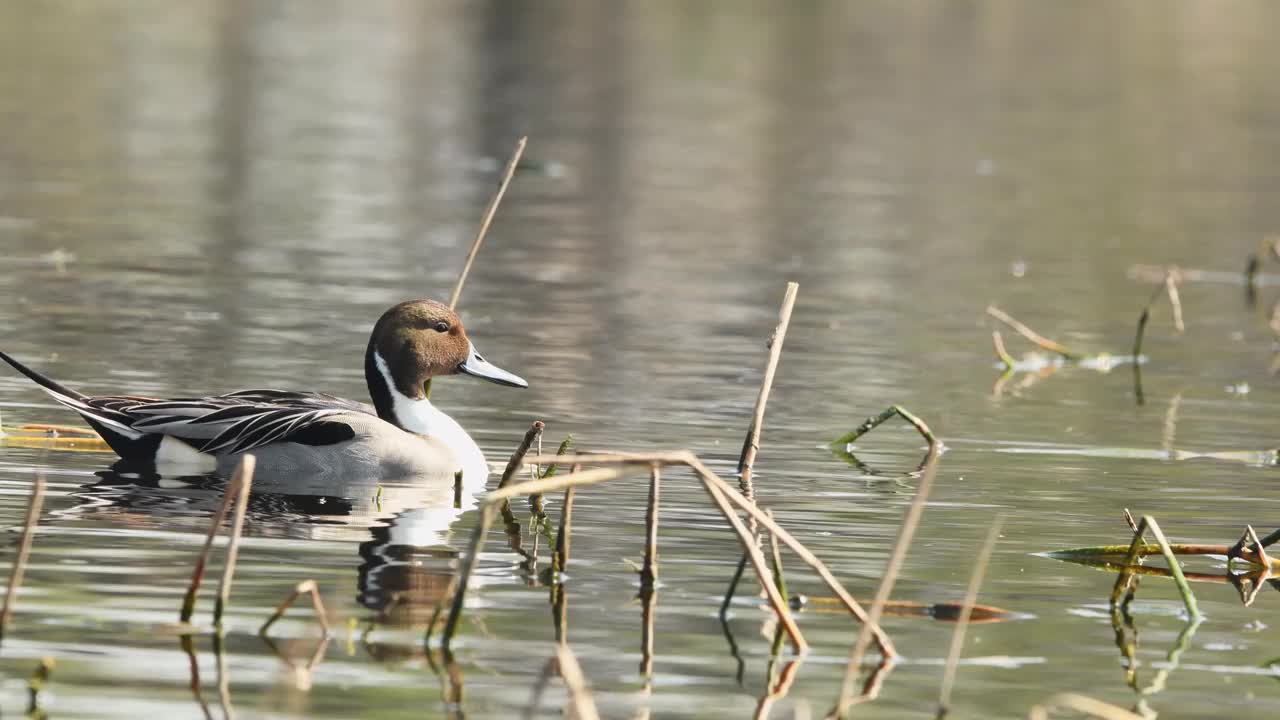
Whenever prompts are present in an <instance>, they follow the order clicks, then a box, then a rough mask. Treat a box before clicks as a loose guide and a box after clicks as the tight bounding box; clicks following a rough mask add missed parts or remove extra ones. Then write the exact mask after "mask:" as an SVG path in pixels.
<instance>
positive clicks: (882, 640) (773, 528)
mask: <svg viewBox="0 0 1280 720" xmlns="http://www.w3.org/2000/svg"><path fill="white" fill-rule="evenodd" d="M552 461H553V460H552V459H549V458H548V459H542V458H534V459H533V460H529V461H528V462H530V463H533V464H546V463H548V462H552ZM554 462H560V463H570V464H573V463H594V464H598V465H605V464H613V465H624V466H625V465H651V464H653V463H658V464H661V465H684V466H687V467H689V468H690V469H692V470H693V471H694V472H695V473H696V474H697V475H698V476H699V477H700V478H702V480H703V481H704V483H713V484H714V485H715V487H717V488H718V489H719V490H721V491H722V492H723V493H724V496H725V497H727V498H728V499H729V500H731V501H732V502H733V503H734V504H735V505H737V506H738V507H740V508H742V510H743V511H744V512H746V513H747V515H748V516H750V517H751V518H754V519H755V520H756V522H758V523H760V524H762V525H764V526H765V529H767V530H769V531H770V532H775V533H777V534H778V539H779V540H781V541H782V542H783V544H785V545H786V546H787V547H789V548H791V551H792V552H794V553H795V554H796V555H797V556H798V557H799V558H800V559H801V560H804V562H805V563H806V564H807V565H808V566H809V567H811V568H813V570H814V572H816V573H817V574H818V577H820V578H821V579H822V581H823V582H824V583H825V584H826V585H827V587H828V588H829V589H830V590H831V591H832V592H834V593H835V594H836V596H837V597H838V598H839V600H840V602H841V604H843V605H844V607H845V609H847V610H848V611H849V613H850V614H851V615H853V616H854V617H855V618H856V619H857V620H858V621H859V622H866V621H867V619H868V617H867V613H866V610H864V609H863V607H862V606H861V605H860V604H859V603H858V601H857V600H855V599H854V598H853V596H852V595H850V594H849V591H848V590H846V589H845V587H844V585H842V584H841V583H840V581H839V580H837V579H836V577H835V576H834V575H832V574H831V570H830V569H829V568H827V566H826V564H824V563H823V562H822V561H821V560H819V559H818V557H817V556H816V555H814V554H813V553H812V552H810V551H809V549H808V548H807V547H805V546H804V544H802V543H801V542H800V541H799V540H796V539H795V537H794V536H792V535H791V533H789V532H787V531H786V529H784V528H783V527H781V526H780V525H778V524H777V523H775V522H774V521H772V520H770V519H769V518H768V517H767V516H765V514H764V512H763V511H762V510H760V509H759V508H757V507H756V506H755V503H753V502H751V501H750V500H747V499H746V498H745V497H743V496H742V494H741V493H739V492H738V491H737V490H735V489H733V488H732V487H730V486H729V484H728V483H726V482H725V481H724V480H723V479H721V478H720V476H719V475H716V474H715V473H714V472H712V471H711V470H710V469H709V468H708V467H707V466H706V465H704V464H703V463H702V460H700V459H699V458H698V456H697V455H694V454H693V453H691V452H689V451H688V450H680V451H676V452H663V453H647V454H641V453H608V454H604V453H601V454H598V455H590V454H584V455H569V456H566V457H557V458H554ZM595 472H598V471H597V470H589V471H587V472H584V473H582V476H583V478H584V479H583V481H576V480H575V481H574V484H575V485H587V484H594V483H597V482H604V481H606V480H612V479H613V477H616V475H614V476H607V477H599V478H597V477H595V476H592V477H591V478H590V480H587V479H586V478H587V476H588V473H595ZM565 479H566V478H565V477H559V478H554V479H552V480H549V481H545V480H539V481H537V482H536V483H529V484H528V485H520V486H519V487H520V488H521V489H522V490H524V491H525V492H550V491H551V490H559V489H561V488H563V487H566V485H564V484H562V483H564V481H565ZM510 491H511V488H507V489H506V490H503V491H501V493H496V492H495V493H493V495H500V494H503V493H510ZM1263 542H1267V540H1266V539H1264V540H1263ZM768 585H769V586H770V587H771V586H772V583H768ZM770 604H771V605H772V602H771V603H770ZM773 609H774V612H776V613H778V614H779V615H782V614H783V613H782V612H780V611H779V608H778V607H776V606H775V607H774V608H773ZM784 610H785V604H784ZM787 617H790V613H787ZM873 632H874V633H875V637H876V642H877V643H878V644H879V645H880V647H881V649H882V651H884V653H885V654H887V655H896V654H897V653H896V651H895V650H894V648H893V643H892V642H891V641H890V640H889V636H888V635H887V634H885V632H884V630H882V629H881V628H880V627H879V626H877V627H875V628H874V630H873Z"/></svg>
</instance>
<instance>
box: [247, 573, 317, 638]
mask: <svg viewBox="0 0 1280 720" xmlns="http://www.w3.org/2000/svg"><path fill="white" fill-rule="evenodd" d="M303 593H309V594H310V595H311V607H312V608H313V609H314V610H315V613H316V622H318V623H320V631H321V633H322V634H323V635H324V637H326V638H327V637H329V619H328V618H327V617H326V616H325V611H324V603H323V602H322V601H321V600H320V588H319V587H317V586H316V581H315V580H303V581H302V582H300V583H298V585H297V586H296V587H294V588H293V592H291V593H289V596H288V597H286V598H285V599H284V602H281V603H280V605H279V606H277V607H276V611H275V612H274V613H272V614H271V617H269V618H267V621H266V622H264V623H262V627H260V628H258V634H259V635H262V636H264V637H265V636H266V634H267V631H268V630H270V629H271V626H272V625H274V624H275V623H276V621H277V620H279V619H280V618H282V617H284V613H285V611H286V610H288V609H289V607H290V606H292V605H293V603H294V601H295V600H297V599H298V596H299V595H301V594H303Z"/></svg>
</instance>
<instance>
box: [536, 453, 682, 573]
mask: <svg viewBox="0 0 1280 720" xmlns="http://www.w3.org/2000/svg"><path fill="white" fill-rule="evenodd" d="M552 467H554V466H552ZM661 495H662V470H661V469H660V468H659V467H658V466H657V465H654V466H653V467H651V468H649V503H648V505H647V506H646V507H645V511H644V565H643V566H642V567H641V568H640V586H641V587H645V586H651V585H653V583H654V582H655V581H656V580H657V579H658V504H659V501H660V500H661Z"/></svg>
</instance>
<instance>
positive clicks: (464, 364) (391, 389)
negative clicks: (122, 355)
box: [0, 300, 528, 484]
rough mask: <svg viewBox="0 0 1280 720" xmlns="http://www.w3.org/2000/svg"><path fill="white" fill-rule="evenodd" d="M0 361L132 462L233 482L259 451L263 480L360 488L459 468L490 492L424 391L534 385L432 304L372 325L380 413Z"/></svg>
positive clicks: (309, 399)
mask: <svg viewBox="0 0 1280 720" xmlns="http://www.w3.org/2000/svg"><path fill="white" fill-rule="evenodd" d="M0 358H2V359H4V361H5V362H7V363H9V364H10V365H12V366H13V367H14V368H15V369H16V370H17V371H18V372H20V373H22V374H23V375H26V376H27V377H28V378H30V379H32V380H34V381H35V382H36V383H37V384H38V385H39V386H40V387H41V388H43V389H44V390H45V392H47V393H49V394H50V395H52V396H53V398H54V399H55V400H57V401H58V402H59V403H62V404H63V405H66V406H67V407H69V408H71V409H72V410H75V411H76V412H78V413H80V416H81V417H83V418H84V419H85V421H86V422H88V423H89V424H90V425H91V426H93V428H94V429H95V430H97V431H98V433H99V434H101V435H102V437H103V439H105V440H106V441H107V444H109V445H110V446H111V448H112V449H113V450H115V452H116V454H118V455H119V456H120V457H121V458H122V459H124V460H125V461H127V462H130V463H143V464H155V463H157V462H160V463H166V462H172V461H178V462H184V461H185V462H190V461H191V460H194V459H203V460H205V461H206V462H209V464H211V465H213V464H215V463H216V465H215V467H216V469H217V470H218V471H219V472H227V471H229V470H230V469H231V468H233V467H234V466H235V465H236V463H238V462H239V457H240V455H242V454H244V453H248V452H252V453H253V454H254V455H255V456H256V457H257V460H258V472H260V473H270V474H273V475H290V474H303V473H306V474H312V475H314V474H320V475H323V476H326V477H338V478H350V479H353V480H354V479H368V478H397V477H408V476H415V477H416V476H437V475H447V476H449V477H452V476H453V475H454V474H455V473H456V472H458V471H459V470H461V471H462V472H463V473H464V478H463V479H464V482H466V481H470V482H469V483H468V484H472V483H474V482H475V481H476V480H479V481H481V482H482V481H483V478H484V475H485V474H486V473H487V465H486V464H485V461H484V455H483V453H481V452H480V448H479V447H478V446H477V445H476V443H475V441H474V440H472V439H471V436H470V435H468V434H467V432H466V431H465V430H463V429H462V426H460V425H459V424H458V423H457V422H456V421H455V420H454V419H453V418H451V417H449V416H448V415H446V414H445V413H443V412H441V411H440V410H438V409H436V407H435V406H434V405H432V404H431V401H430V400H429V399H427V393H426V387H425V386H426V383H427V381H428V380H431V379H432V378H433V377H437V376H440V375H453V374H457V373H465V374H467V375H474V376H476V377H480V378H484V379H486V380H490V381H492V382H495V383H498V384H500V385H511V386H514V387H528V383H526V382H525V381H524V380H523V379H521V378H520V377H518V376H516V375H513V374H511V373H509V372H507V371H506V370H503V369H501V368H498V367H496V366H494V365H492V364H490V363H489V362H487V361H486V360H485V359H484V358H483V357H481V356H480V354H479V353H477V352H476V349H475V346H474V345H472V344H471V341H470V340H469V339H467V331H466V329H464V328H463V326H462V321H461V320H460V319H459V318H458V315H457V313H455V312H454V311H453V310H450V309H449V308H448V307H447V306H445V305H443V304H441V303H438V302H436V301H434V300H410V301H408V302H403V303H400V304H399V305H396V306H395V307H393V308H391V309H390V310H387V311H386V312H385V313H383V315H382V317H381V318H379V319H378V322H377V324H375V325H374V327H373V333H372V334H371V335H370V336H369V345H368V347H367V348H366V350H365V354H364V375H365V381H366V382H367V383H368V384H369V396H370V397H371V398H372V399H373V406H372V407H370V406H368V405H365V404H363V403H358V402H353V401H351V400H344V399H342V398H339V397H334V396H333V395H326V394H324V393H317V392H296V391H290V390H241V391H239V392H233V393H228V394H226V395H214V396H209V397H192V398H174V399H168V400H162V399H156V398H147V397H133V396H127V395H100V396H88V395H83V394H81V393H79V392H76V391H75V390H72V389H71V388H68V387H66V386H65V385H62V384H61V383H59V382H57V381H55V380H53V379H51V378H48V377H46V376H44V375H42V374H40V373H38V372H36V371H35V370H32V369H31V368H28V367H27V366H25V365H23V364H22V363H20V362H18V361H17V360H14V359H13V358H12V357H10V356H8V355H7V354H5V353H3V352H0ZM210 461H211V462H210ZM477 474H479V475H480V477H479V478H476V477H474V476H475V475H477Z"/></svg>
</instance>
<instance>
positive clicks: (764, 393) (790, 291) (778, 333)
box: [738, 282, 800, 501]
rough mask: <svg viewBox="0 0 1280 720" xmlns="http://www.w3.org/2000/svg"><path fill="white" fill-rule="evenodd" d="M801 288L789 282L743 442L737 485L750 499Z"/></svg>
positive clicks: (754, 497) (770, 341) (770, 340)
mask: <svg viewBox="0 0 1280 720" xmlns="http://www.w3.org/2000/svg"><path fill="white" fill-rule="evenodd" d="M799 291H800V285H799V284H798V283H793V282H789V283H787V290H786V293H785V294H784V295H783V296H782V307H781V308H780V309H779V310H778V325H777V327H775V328H774V330H773V335H771V336H770V337H769V343H768V345H767V347H768V348H769V360H768V362H766V363H765V366H764V377H763V378H762V379H761V380H760V392H759V394H758V395H756V404H755V408H754V409H753V410H752V411H751V425H750V426H748V427H747V437H746V440H745V441H743V444H742V454H741V455H740V456H739V457H738V487H739V488H741V489H742V494H743V495H745V496H747V498H748V499H750V500H752V501H754V500H755V499H756V494H755V488H754V487H753V486H752V483H751V471H752V469H753V468H754V467H755V464H756V454H757V453H758V452H760V431H761V430H762V429H763V428H764V410H765V406H766V405H767V404H768V403H769V393H770V392H771V391H772V390H773V378H774V375H775V374H777V371H778V361H779V360H780V359H781V358H782V344H783V342H785V341H786V339H787V328H788V327H789V326H790V325H791V311H792V309H794V308H795V305H796V294H797V293H798V292H799Z"/></svg>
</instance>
